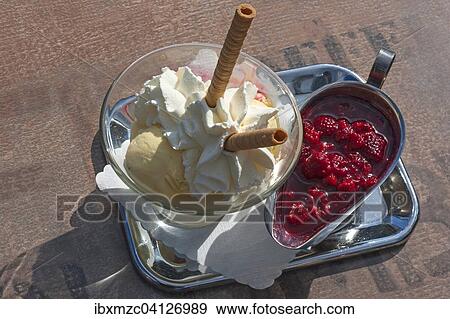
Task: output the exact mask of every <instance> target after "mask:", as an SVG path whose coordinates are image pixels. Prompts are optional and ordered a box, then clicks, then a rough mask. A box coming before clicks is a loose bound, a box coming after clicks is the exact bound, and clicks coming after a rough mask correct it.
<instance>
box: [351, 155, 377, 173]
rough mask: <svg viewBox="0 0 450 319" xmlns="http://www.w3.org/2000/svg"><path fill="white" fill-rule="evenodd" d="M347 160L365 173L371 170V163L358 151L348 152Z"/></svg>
mask: <svg viewBox="0 0 450 319" xmlns="http://www.w3.org/2000/svg"><path fill="white" fill-rule="evenodd" d="M348 159H349V161H350V162H351V163H352V164H354V165H355V166H356V167H358V168H359V169H360V170H361V172H362V173H364V174H365V175H367V174H369V173H371V172H372V165H370V163H369V162H368V161H367V160H366V159H365V158H364V157H363V156H362V155H361V154H360V153H358V152H354V153H350V154H348Z"/></svg>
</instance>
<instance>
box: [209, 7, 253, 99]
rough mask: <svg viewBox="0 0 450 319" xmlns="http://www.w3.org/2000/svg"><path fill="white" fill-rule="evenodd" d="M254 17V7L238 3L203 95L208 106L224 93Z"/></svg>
mask: <svg viewBox="0 0 450 319" xmlns="http://www.w3.org/2000/svg"><path fill="white" fill-rule="evenodd" d="M255 17H256V9H255V8H253V6H251V5H250V4H240V5H239V6H238V7H237V8H236V12H235V14H234V18H233V21H232V22H231V27H230V29H229V30H228V33H227V37H226V38H225V43H224V44H223V47H222V51H220V56H219V61H218V62H217V66H216V69H215V70H214V75H213V78H212V80H211V85H210V86H209V88H208V93H207V94H206V97H205V99H206V103H208V105H209V106H210V107H215V106H216V103H217V100H218V99H219V98H220V97H222V96H223V94H224V93H225V90H226V88H227V85H228V81H229V80H230V76H231V74H232V73H233V68H234V65H235V64H236V60H237V58H238V56H239V53H240V52H241V48H242V44H243V43H244V40H245V37H246V36H247V31H248V29H249V28H250V25H251V23H252V21H253V18H255Z"/></svg>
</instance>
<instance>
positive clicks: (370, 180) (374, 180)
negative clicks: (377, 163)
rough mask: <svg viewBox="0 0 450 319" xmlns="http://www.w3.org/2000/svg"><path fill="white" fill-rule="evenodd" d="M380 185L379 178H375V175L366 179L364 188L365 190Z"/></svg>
mask: <svg viewBox="0 0 450 319" xmlns="http://www.w3.org/2000/svg"><path fill="white" fill-rule="evenodd" d="M377 183H378V177H376V176H374V175H369V176H367V178H365V179H364V183H363V188H364V189H366V190H367V189H369V188H371V187H372V186H374V185H376V184H377Z"/></svg>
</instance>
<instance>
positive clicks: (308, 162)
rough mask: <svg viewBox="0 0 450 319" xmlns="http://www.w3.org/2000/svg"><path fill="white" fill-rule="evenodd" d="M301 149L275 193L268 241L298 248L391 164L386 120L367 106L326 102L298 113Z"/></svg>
mask: <svg viewBox="0 0 450 319" xmlns="http://www.w3.org/2000/svg"><path fill="white" fill-rule="evenodd" d="M301 113H302V118H303V145H302V150H301V155H300V158H299V161H298V164H297V167H296V169H295V171H294V173H293V174H292V175H291V176H290V177H289V179H288V180H287V182H286V183H285V184H284V185H283V187H282V188H281V189H280V191H279V192H278V197H277V203H276V212H275V222H274V226H273V227H274V231H273V233H274V235H275V236H276V238H277V239H278V240H279V241H280V242H282V243H284V244H285V245H287V246H291V247H298V246H300V245H301V244H303V243H304V242H306V241H307V240H309V239H310V238H311V237H312V236H314V235H315V234H317V233H318V232H319V231H320V230H322V229H323V228H324V227H326V226H327V225H328V224H330V223H332V222H333V221H336V220H337V219H338V218H339V217H340V216H341V215H342V214H344V213H345V212H346V211H347V210H348V209H349V208H351V207H352V206H353V205H355V204H356V203H357V202H358V201H359V200H361V199H362V198H363V197H364V195H365V194H366V193H367V192H369V191H370V190H372V189H373V187H374V186H375V185H377V184H378V181H379V179H380V178H381V177H382V176H383V174H384V172H385V170H386V169H387V168H388V167H389V165H390V163H391V161H392V159H391V158H390V157H389V155H390V153H391V152H390V151H391V149H392V145H391V143H390V140H391V137H392V136H393V135H392V134H393V132H392V128H391V127H390V124H389V122H388V120H387V119H386V118H385V117H384V115H383V114H381V112H379V111H378V110H376V109H375V108H374V107H371V106H370V105H369V104H368V102H366V101H363V100H360V99H358V98H353V97H351V98H349V97H348V96H332V97H326V98H323V99H321V100H319V101H318V102H317V103H315V104H313V105H309V106H308V105H307V106H306V107H305V108H304V109H303V110H302V112H301Z"/></svg>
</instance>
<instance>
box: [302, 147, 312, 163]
mask: <svg viewBox="0 0 450 319" xmlns="http://www.w3.org/2000/svg"><path fill="white" fill-rule="evenodd" d="M311 152H312V151H311V146H308V145H302V150H301V152H300V162H301V163H304V162H305V161H306V159H307V158H308V157H309V156H310V155H311Z"/></svg>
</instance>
